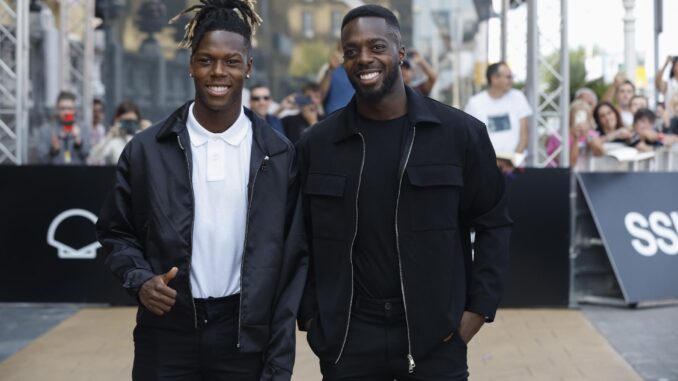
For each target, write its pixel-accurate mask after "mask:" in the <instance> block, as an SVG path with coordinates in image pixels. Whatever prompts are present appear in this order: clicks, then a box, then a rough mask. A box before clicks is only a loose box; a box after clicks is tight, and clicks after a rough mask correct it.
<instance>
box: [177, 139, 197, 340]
mask: <svg viewBox="0 0 678 381" xmlns="http://www.w3.org/2000/svg"><path fill="white" fill-rule="evenodd" d="M177 142H179V148H181V150H182V151H183V152H184V158H185V159H186V169H188V182H189V184H190V187H191V201H192V202H193V216H192V218H191V235H190V237H189V239H190V241H189V244H188V247H189V251H188V253H189V259H188V290H189V291H190V292H191V303H192V304H193V326H194V328H195V329H198V311H196V308H195V300H193V285H192V284H191V257H193V225H194V224H195V194H194V193H193V175H192V172H193V171H192V170H191V168H190V167H189V163H190V161H189V160H188V153H187V152H186V149H185V148H184V145H183V144H181V137H180V136H179V134H177Z"/></svg>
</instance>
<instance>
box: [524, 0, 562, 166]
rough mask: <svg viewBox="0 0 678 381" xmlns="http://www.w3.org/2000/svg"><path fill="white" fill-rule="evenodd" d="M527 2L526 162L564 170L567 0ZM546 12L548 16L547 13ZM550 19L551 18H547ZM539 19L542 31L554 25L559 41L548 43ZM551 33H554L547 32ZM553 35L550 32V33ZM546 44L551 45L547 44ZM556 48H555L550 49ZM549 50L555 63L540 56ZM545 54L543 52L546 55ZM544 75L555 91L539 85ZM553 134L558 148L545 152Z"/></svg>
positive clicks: (534, 0) (533, 0)
mask: <svg viewBox="0 0 678 381" xmlns="http://www.w3.org/2000/svg"><path fill="white" fill-rule="evenodd" d="M556 4H558V3H557V2H556V1H555V0H545V1H539V0H531V1H529V2H527V7H528V8H527V91H526V92H527V99H528V102H529V104H530V107H531V108H532V115H531V116H530V117H529V130H530V134H529V159H528V164H529V165H530V166H532V167H537V168H543V167H546V166H547V165H549V164H550V163H551V162H553V161H554V160H557V161H558V162H559V166H560V167H564V168H567V167H569V164H570V158H569V153H570V151H569V144H570V142H569V137H570V133H569V108H570V62H569V52H568V40H567V32H568V31H567V22H568V18H567V15H568V0H560V2H559V5H560V6H559V7H558V8H555V6H554V5H556ZM548 11H550V12H551V14H548ZM554 12H555V13H557V17H558V19H559V23H558V24H554V23H553V17H552V16H554V15H553V13H554ZM549 16H551V17H549ZM540 19H541V20H542V22H543V23H544V25H543V27H544V28H551V27H552V25H558V29H557V33H558V35H559V39H558V40H557V43H556V41H555V40H549V39H548V38H547V37H546V36H544V34H543V33H542V31H541V27H540V24H539V21H540ZM551 32H555V31H551ZM551 34H553V33H551ZM551 34H547V35H551ZM549 43H550V44H551V45H549ZM553 45H556V46H553ZM545 46H546V47H547V48H549V47H553V48H554V51H557V52H558V53H559V54H558V55H557V58H558V59H557V61H556V60H552V61H549V60H548V55H546V56H545V55H542V49H544V47H545ZM548 53H549V52H547V54H548ZM544 74H548V75H550V76H551V77H552V78H553V79H554V84H556V86H555V88H550V89H549V88H547V86H546V84H542V83H541V81H542V78H543V75H544ZM551 134H555V135H557V136H558V138H559V139H560V142H561V144H560V147H559V148H558V149H556V151H555V152H552V153H550V154H549V153H547V152H546V145H545V144H544V143H545V141H546V138H547V137H548V136H549V135H551Z"/></svg>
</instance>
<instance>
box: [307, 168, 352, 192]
mask: <svg viewBox="0 0 678 381" xmlns="http://www.w3.org/2000/svg"><path fill="white" fill-rule="evenodd" d="M345 187H346V177H345V176H341V175H331V174H324V173H309V174H308V178H307V179H306V186H305V187H304V193H306V194H311V195H317V196H333V197H341V196H343V195H344V188H345Z"/></svg>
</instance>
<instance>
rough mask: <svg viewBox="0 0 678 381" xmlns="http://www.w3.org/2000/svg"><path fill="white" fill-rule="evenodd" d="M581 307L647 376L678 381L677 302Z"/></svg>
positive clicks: (610, 340) (597, 327) (645, 376)
mask: <svg viewBox="0 0 678 381" xmlns="http://www.w3.org/2000/svg"><path fill="white" fill-rule="evenodd" d="M582 310H583V311H584V313H585V315H586V316H587V317H588V318H589V320H590V321H591V322H593V325H594V326H595V327H596V329H597V330H598V331H599V332H600V333H601V334H603V335H604V336H605V337H607V339H608V341H609V342H610V344H612V346H613V347H614V348H615V349H616V350H617V352H618V353H620V354H621V355H622V356H623V357H624V358H625V359H626V361H627V362H628V363H629V364H631V366H633V368H634V369H636V371H637V372H638V373H640V375H641V376H642V377H643V378H644V379H645V380H652V381H669V380H670V381H678V306H675V305H674V306H670V307H653V308H643V309H635V310H634V309H626V308H613V307H600V306H584V307H583V308H582Z"/></svg>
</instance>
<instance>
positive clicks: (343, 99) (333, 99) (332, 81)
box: [318, 42, 355, 115]
mask: <svg viewBox="0 0 678 381" xmlns="http://www.w3.org/2000/svg"><path fill="white" fill-rule="evenodd" d="M343 62H344V51H343V48H342V47H341V42H337V45H336V49H335V50H334V51H333V52H332V54H331V55H330V59H329V60H328V62H327V64H325V65H324V66H323V67H322V68H321V69H320V70H321V73H322V74H321V75H319V76H318V78H319V79H318V83H319V85H320V94H321V97H322V100H323V101H322V106H323V109H322V110H321V111H322V113H323V114H325V115H329V114H331V113H333V112H335V111H336V110H339V109H340V108H343V107H344V106H346V105H347V104H348V101H350V100H351V98H352V97H353V94H355V91H354V90H353V86H351V82H349V80H348V75H346V70H345V69H344V65H343Z"/></svg>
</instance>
